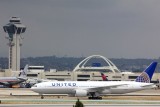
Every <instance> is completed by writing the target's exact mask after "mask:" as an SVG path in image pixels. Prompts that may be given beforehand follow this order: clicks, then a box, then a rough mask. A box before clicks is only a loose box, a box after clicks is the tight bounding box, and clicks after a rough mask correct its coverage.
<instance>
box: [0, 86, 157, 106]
mask: <svg viewBox="0 0 160 107" xmlns="http://www.w3.org/2000/svg"><path fill="white" fill-rule="evenodd" d="M79 99H80V101H82V102H83V103H84V104H95V105H96V104H152V105H153V104H154V105H155V104H158V105H160V89H156V90H155V89H150V90H143V91H138V92H134V93H128V94H116V95H110V94H109V95H105V96H103V100H88V98H87V97H79ZM76 101H77V97H68V96H67V95H59V94H56V95H55V94H54V95H44V99H41V98H40V96H39V94H38V93H35V92H33V91H31V90H30V89H27V88H0V103H1V105H2V104H33V105H34V104H75V102H76ZM1 105H0V106H1Z"/></svg>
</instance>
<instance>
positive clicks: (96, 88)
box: [87, 84, 127, 92]
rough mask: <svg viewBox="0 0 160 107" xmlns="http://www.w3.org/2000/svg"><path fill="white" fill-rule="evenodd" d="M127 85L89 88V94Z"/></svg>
mask: <svg viewBox="0 0 160 107" xmlns="http://www.w3.org/2000/svg"><path fill="white" fill-rule="evenodd" d="M124 85H127V84H118V85H109V86H102V87H93V88H87V90H88V92H93V91H94V92H95V91H102V90H105V89H110V88H116V87H118V86H124Z"/></svg>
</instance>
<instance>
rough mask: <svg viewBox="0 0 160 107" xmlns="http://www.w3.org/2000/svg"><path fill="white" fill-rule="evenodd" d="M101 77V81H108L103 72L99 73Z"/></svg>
mask: <svg viewBox="0 0 160 107" xmlns="http://www.w3.org/2000/svg"><path fill="white" fill-rule="evenodd" d="M101 77H102V80H103V81H108V79H107V77H108V76H105V75H104V74H103V73H101Z"/></svg>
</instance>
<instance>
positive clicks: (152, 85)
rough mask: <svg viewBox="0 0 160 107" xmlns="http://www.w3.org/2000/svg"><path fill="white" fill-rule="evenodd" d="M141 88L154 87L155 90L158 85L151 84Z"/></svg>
mask: <svg viewBox="0 0 160 107" xmlns="http://www.w3.org/2000/svg"><path fill="white" fill-rule="evenodd" d="M141 87H144V88H145V87H153V88H155V87H156V84H149V85H144V86H141Z"/></svg>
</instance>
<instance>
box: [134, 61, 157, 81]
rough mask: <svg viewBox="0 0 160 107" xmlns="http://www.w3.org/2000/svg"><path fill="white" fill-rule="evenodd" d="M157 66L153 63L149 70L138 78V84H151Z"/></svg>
mask: <svg viewBox="0 0 160 107" xmlns="http://www.w3.org/2000/svg"><path fill="white" fill-rule="evenodd" d="M156 66H157V62H152V63H151V64H150V65H149V66H148V67H147V69H145V70H144V71H143V72H142V73H141V74H140V75H139V76H138V77H137V78H136V80H135V81H136V82H145V83H150V81H151V79H152V76H153V73H154V71H155V68H156Z"/></svg>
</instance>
